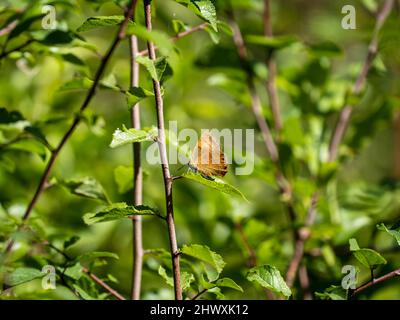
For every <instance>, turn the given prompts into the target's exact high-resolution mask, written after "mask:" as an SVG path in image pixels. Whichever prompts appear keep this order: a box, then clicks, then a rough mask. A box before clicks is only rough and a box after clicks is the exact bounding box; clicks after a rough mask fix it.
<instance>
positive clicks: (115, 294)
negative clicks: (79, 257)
mask: <svg viewBox="0 0 400 320" xmlns="http://www.w3.org/2000/svg"><path fill="white" fill-rule="evenodd" d="M82 271H83V272H85V273H87V275H88V276H89V277H90V278H91V279H93V281H94V282H96V283H97V284H98V285H99V286H101V287H103V288H104V289H106V290H107V291H108V292H109V293H110V294H112V295H113V296H114V297H116V298H117V299H118V300H126V299H125V298H124V297H123V296H122V295H121V294H120V293H119V292H118V291H116V290H114V289H113V288H111V287H110V286H109V285H108V284H107V283H105V282H104V281H103V280H101V279H100V278H99V277H97V276H96V275H95V274H94V273H92V272H90V270H89V269H87V268H83V269H82Z"/></svg>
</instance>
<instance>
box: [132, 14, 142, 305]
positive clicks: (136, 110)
mask: <svg viewBox="0 0 400 320" xmlns="http://www.w3.org/2000/svg"><path fill="white" fill-rule="evenodd" d="M134 16H135V15H134V14H133V17H134ZM129 44H130V66H131V79H130V85H131V87H138V86H139V64H138V63H137V62H136V60H135V59H136V57H137V56H138V52H139V48H138V39H137V37H136V36H135V35H132V36H130V37H129ZM130 107H131V123H132V127H133V128H135V129H138V130H140V128H141V125H140V106H139V103H137V104H135V105H133V106H130ZM132 152H133V164H132V165H133V203H134V205H135V206H137V205H141V204H142V202H143V200H142V198H143V172H142V163H141V146H140V143H139V142H136V143H134V144H133V147H132ZM132 226H133V274H132V292H131V298H132V300H140V291H141V282H142V269H143V239H142V217H141V216H134V217H133V218H132Z"/></svg>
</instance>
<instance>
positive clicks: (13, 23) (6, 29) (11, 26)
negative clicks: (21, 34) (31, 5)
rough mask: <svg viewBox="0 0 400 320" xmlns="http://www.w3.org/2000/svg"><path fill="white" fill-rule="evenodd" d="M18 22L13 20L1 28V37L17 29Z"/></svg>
mask: <svg viewBox="0 0 400 320" xmlns="http://www.w3.org/2000/svg"><path fill="white" fill-rule="evenodd" d="M17 24H18V20H13V21H11V22H10V23H9V24H8V25H6V26H5V27H4V28H3V29H0V37H2V36H5V35H7V34H9V33H10V32H11V31H13V30H14V29H15V27H16V26H17Z"/></svg>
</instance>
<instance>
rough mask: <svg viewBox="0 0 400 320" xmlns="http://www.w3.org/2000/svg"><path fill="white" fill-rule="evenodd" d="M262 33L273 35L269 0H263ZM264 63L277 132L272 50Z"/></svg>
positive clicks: (278, 115)
mask: <svg viewBox="0 0 400 320" xmlns="http://www.w3.org/2000/svg"><path fill="white" fill-rule="evenodd" d="M264 35H266V36H267V37H272V36H273V32H272V22H271V7H270V0H264ZM266 64H267V67H268V79H267V83H266V88H267V92H268V98H269V104H270V107H271V112H272V116H273V118H274V124H275V130H276V131H277V132H279V131H281V130H282V117H281V107H280V104H279V98H278V89H277V86H276V75H277V67H276V61H275V58H274V52H273V51H272V50H269V52H268V56H267V61H266Z"/></svg>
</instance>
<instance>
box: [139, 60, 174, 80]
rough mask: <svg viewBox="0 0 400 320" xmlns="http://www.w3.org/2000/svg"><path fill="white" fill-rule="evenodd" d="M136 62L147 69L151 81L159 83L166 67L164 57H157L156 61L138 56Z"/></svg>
mask: <svg viewBox="0 0 400 320" xmlns="http://www.w3.org/2000/svg"><path fill="white" fill-rule="evenodd" d="M136 61H137V62H138V63H139V64H141V65H143V66H144V67H145V68H146V69H147V71H148V72H149V74H150V76H151V78H152V79H153V80H155V81H159V82H160V81H161V79H162V77H163V74H164V72H165V71H166V70H167V66H168V62H167V58H166V57H159V58H157V59H156V60H151V59H150V58H148V57H142V56H139V57H137V58H136Z"/></svg>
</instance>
